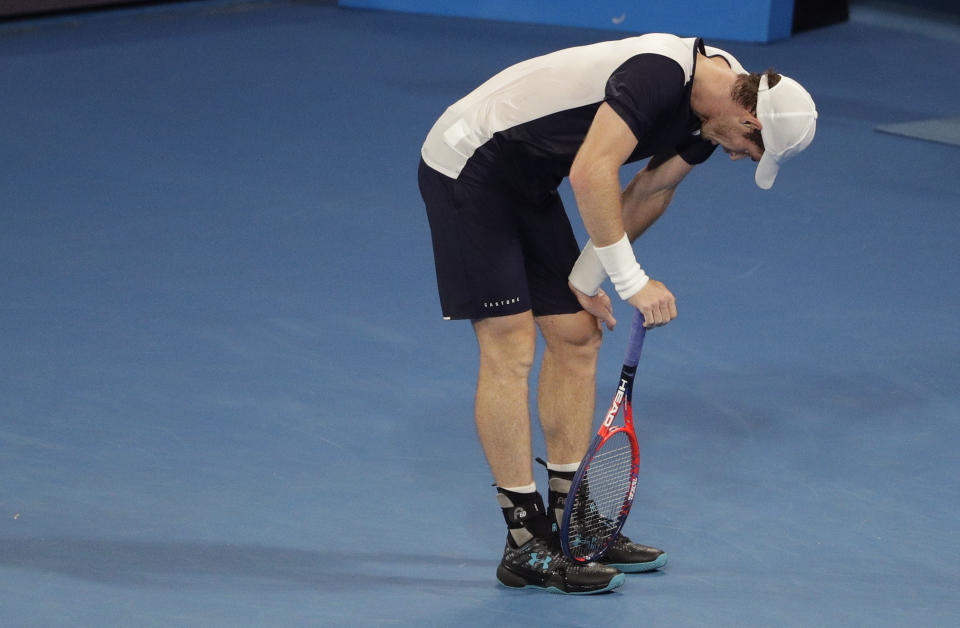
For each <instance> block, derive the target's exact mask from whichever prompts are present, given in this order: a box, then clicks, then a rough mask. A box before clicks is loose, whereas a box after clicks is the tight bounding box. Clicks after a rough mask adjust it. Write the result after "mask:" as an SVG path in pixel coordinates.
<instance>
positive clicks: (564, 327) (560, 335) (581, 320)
mask: <svg viewBox="0 0 960 628" xmlns="http://www.w3.org/2000/svg"><path fill="white" fill-rule="evenodd" d="M537 324H538V325H539V326H540V331H541V333H542V334H543V337H544V340H545V341H546V343H547V348H548V349H549V350H550V351H552V352H553V353H555V354H557V355H558V357H567V356H569V357H571V358H573V359H577V360H582V359H589V360H595V359H596V356H597V353H598V352H599V351H600V344H601V343H602V342H603V333H602V332H601V331H600V328H599V326H598V325H597V319H596V318H594V317H593V316H592V315H591V314H589V313H587V312H583V311H581V312H578V313H576V314H561V315H557V316H542V317H540V318H538V319H537Z"/></svg>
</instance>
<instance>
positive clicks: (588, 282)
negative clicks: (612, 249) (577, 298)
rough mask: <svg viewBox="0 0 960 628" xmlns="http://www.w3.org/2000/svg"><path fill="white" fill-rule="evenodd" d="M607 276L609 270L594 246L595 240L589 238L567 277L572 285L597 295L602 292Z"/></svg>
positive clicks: (581, 290) (589, 293) (587, 293)
mask: <svg viewBox="0 0 960 628" xmlns="http://www.w3.org/2000/svg"><path fill="white" fill-rule="evenodd" d="M606 278H607V271H605V270H604V269H603V264H601V263H600V258H599V257H597V251H596V250H595V249H594V248H593V242H591V241H590V240H587V243H586V244H585V245H584V247H583V250H582V251H581V252H580V257H578V258H577V263H576V264H574V265H573V270H571V271H570V276H569V277H567V279H568V280H569V281H570V285H572V286H573V287H574V288H576V289H577V290H579V291H580V292H582V293H584V294H586V295H588V296H591V297H593V296H596V295H597V293H598V292H600V286H601V285H602V284H603V282H604V281H605V280H606Z"/></svg>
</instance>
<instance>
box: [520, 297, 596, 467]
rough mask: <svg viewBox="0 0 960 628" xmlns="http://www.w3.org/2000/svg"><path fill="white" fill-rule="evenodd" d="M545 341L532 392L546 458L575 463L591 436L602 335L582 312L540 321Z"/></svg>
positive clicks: (544, 318)
mask: <svg viewBox="0 0 960 628" xmlns="http://www.w3.org/2000/svg"><path fill="white" fill-rule="evenodd" d="M536 323H537V325H538V326H539V327H540V332H541V333H542V334H543V337H544V339H545V340H546V349H545V350H544V354H543V366H542V367H541V370H540V382H539V389H538V393H537V405H538V408H539V413H540V426H541V427H542V428H543V433H544V436H545V438H546V441H547V458H548V460H549V461H550V462H551V463H554V464H572V463H578V462H580V459H581V458H582V457H583V454H584V453H586V450H587V445H588V444H589V443H590V437H591V436H592V434H593V415H594V404H595V401H596V374H597V354H598V353H599V350H600V343H601V341H602V339H603V334H602V332H601V331H600V330H599V328H598V327H597V321H596V319H595V318H594V317H593V316H592V315H591V314H588V313H587V312H584V311H581V312H578V313H576V314H559V315H555V316H540V317H537V319H536Z"/></svg>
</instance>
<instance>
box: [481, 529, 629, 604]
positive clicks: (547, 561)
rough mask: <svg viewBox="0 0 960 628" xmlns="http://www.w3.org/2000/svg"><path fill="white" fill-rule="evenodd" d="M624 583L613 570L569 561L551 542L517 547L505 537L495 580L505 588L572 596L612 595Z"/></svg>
mask: <svg viewBox="0 0 960 628" xmlns="http://www.w3.org/2000/svg"><path fill="white" fill-rule="evenodd" d="M625 579H626V577H625V576H624V575H623V573H621V572H620V570H619V569H616V568H614V567H611V566H607V565H601V564H600V563H586V564H580V563H576V562H574V561H572V560H570V559H569V558H567V557H566V556H564V555H563V552H562V551H560V544H559V542H557V540H556V539H555V538H552V539H544V538H540V537H533V538H531V539H530V540H529V541H527V542H526V543H524V544H523V545H521V546H519V547H517V546H516V545H515V543H514V542H513V539H512V537H510V536H509V535H508V536H507V546H506V547H505V548H504V550H503V560H501V561H500V566H498V567H497V580H499V581H500V584H502V585H503V586H505V587H510V588H514V589H528V588H532V589H542V590H544V591H549V592H551V593H567V594H572V595H586V594H590V593H603V592H605V591H613V590H614V589H616V588H618V587H620V586H621V585H622V584H623V582H624V580H625Z"/></svg>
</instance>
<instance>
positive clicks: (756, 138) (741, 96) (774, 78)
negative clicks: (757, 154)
mask: <svg viewBox="0 0 960 628" xmlns="http://www.w3.org/2000/svg"><path fill="white" fill-rule="evenodd" d="M763 74H766V75H767V85H768V86H770V87H773V86H774V85H776V84H777V83H779V82H780V75H779V74H777V72H776V71H775V70H774V69H773V68H768V69H767V71H766V72H764V73H763ZM763 74H760V73H759V72H751V73H749V74H741V75H740V76H738V77H737V80H736V81H735V82H734V83H733V88H732V89H731V90H730V96H731V97H732V98H733V102H735V103H737V104H738V105H740V106H741V107H743V108H744V109H746V110H747V111H749V112H750V113H752V114H753V115H757V91H758V90H759V89H760V77H761V76H763ZM747 139H749V140H750V141H751V142H753V143H754V144H756V145H757V146H759V147H760V149H761V150H764V147H763V136H761V135H760V130H759V129H754V130H753V131H751V132H750V133H748V134H747Z"/></svg>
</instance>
